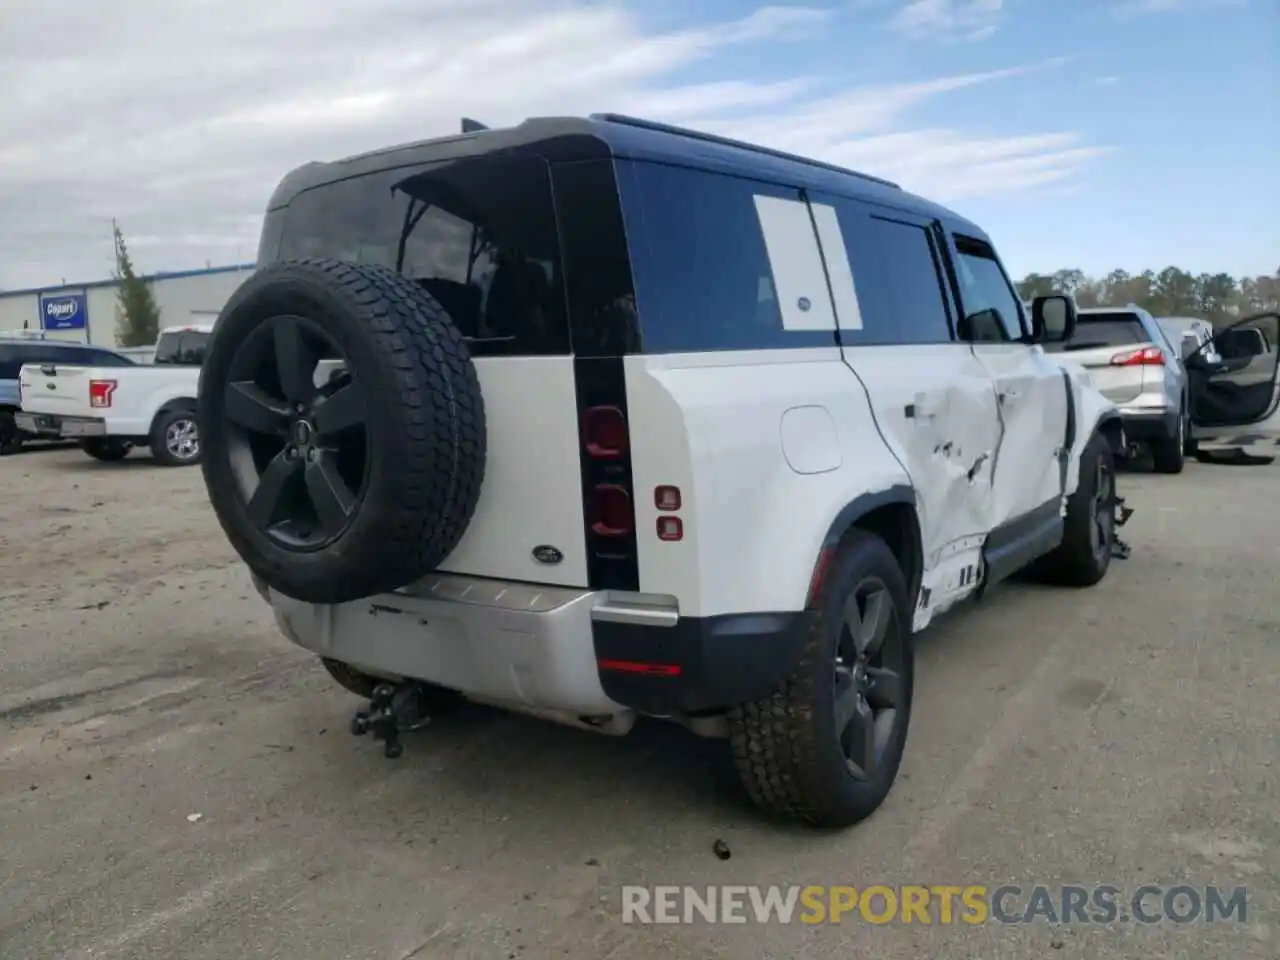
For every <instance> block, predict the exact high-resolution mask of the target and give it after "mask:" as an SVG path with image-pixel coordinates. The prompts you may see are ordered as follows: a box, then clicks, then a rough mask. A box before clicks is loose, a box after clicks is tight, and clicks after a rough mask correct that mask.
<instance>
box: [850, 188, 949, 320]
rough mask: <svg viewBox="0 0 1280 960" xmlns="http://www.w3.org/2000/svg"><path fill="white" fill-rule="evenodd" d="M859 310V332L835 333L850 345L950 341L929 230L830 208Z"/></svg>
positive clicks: (852, 210) (853, 209)
mask: <svg viewBox="0 0 1280 960" xmlns="http://www.w3.org/2000/svg"><path fill="white" fill-rule="evenodd" d="M836 211H837V216H838V218H839V221H840V230H841V233H842V234H843V235H844V238H845V246H846V248H847V249H848V251H849V260H850V267H851V268H852V270H853V279H854V282H855V284H856V286H857V290H858V294H859V304H860V306H861V308H862V323H863V328H862V329H861V330H845V329H844V328H843V327H842V328H841V331H840V339H841V342H843V343H846V344H851V345H854V346H857V345H863V346H871V345H889V344H906V343H950V342H951V327H950V325H949V323H948V310H947V300H946V295H945V294H944V292H943V290H944V287H943V281H942V273H941V271H940V270H939V260H938V255H937V252H936V250H935V247H934V243H933V238H932V236H931V235H930V232H929V230H928V229H927V228H926V227H924V226H922V225H919V224H914V223H905V222H902V221H898V220H889V219H885V218H881V217H876V216H869V215H867V214H866V213H863V212H862V211H861V209H860V208H858V207H857V206H855V205H853V204H842V205H840V206H837V208H836Z"/></svg>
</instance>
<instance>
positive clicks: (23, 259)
mask: <svg viewBox="0 0 1280 960" xmlns="http://www.w3.org/2000/svg"><path fill="white" fill-rule="evenodd" d="M1277 50H1280V2H1278V0H1072V2H1070V3H1068V2H1064V0H842V2H834V3H831V4H826V5H824V4H822V2H821V0H814V5H810V6H802V5H791V4H786V5H775V6H754V5H753V4H752V3H751V2H750V0H698V2H696V3H677V2H675V0H644V2H643V3H642V2H640V0H631V2H630V3H627V2H624V0H326V2H315V0H306V2H304V0H269V2H264V0H114V2H111V3H105V2H100V0H0V91H4V94H3V97H0V288H8V289H15V288H20V287H27V286H37V285H48V284H56V283H58V282H59V281H61V280H63V279H65V280H66V281H68V282H75V281H84V280H92V279H98V278H101V277H103V276H105V275H107V273H108V272H109V271H110V268H111V251H112V248H111V239H110V221H111V218H112V217H115V218H117V219H118V220H119V222H120V224H121V226H122V227H123V229H124V231H125V234H126V236H127V238H128V239H129V241H130V244H131V247H132V249H133V252H134V255H135V259H136V261H137V262H138V265H139V266H140V268H142V269H144V270H148V271H151V270H172V269H185V268H190V267H201V266H204V265H206V263H212V264H215V265H219V264H226V263H232V262H237V261H244V260H249V259H252V257H253V255H254V252H255V245H256V241H257V233H258V227H259V224H260V216H261V208H262V205H263V203H264V202H265V200H266V198H267V196H268V195H269V194H270V192H271V189H272V187H273V186H274V185H275V183H276V181H277V180H278V179H279V177H280V176H281V175H282V174H283V173H284V172H285V171H287V170H288V169H289V168H291V167H293V166H295V165H297V164H298V163H300V162H303V161H306V160H311V159H329V158H335V157H339V156H343V155H346V154H350V153H354V152H359V151H362V150H366V149H369V148H371V147H376V146H383V145H388V144H392V143H396V142H403V141H405V140H411V139H420V138H422V137H425V136H431V135H435V134H444V133H451V132H454V131H455V130H456V129H457V124H458V121H459V118H460V117H461V116H464V115H466V116H473V117H477V118H480V119H482V120H484V121H485V122H486V123H489V124H490V125H497V124H502V123H508V122H514V121H519V120H520V119H522V118H524V117H526V116H530V115H537V114H576V113H586V112H592V111H599V110H614V111H619V112H625V113H631V114H639V115H644V116H649V117H652V118H654V119H660V120H665V121H668V122H674V123H681V124H685V125H689V126H695V127H699V128H703V129H708V130H713V131H716V132H723V133H728V134H731V135H734V136H740V137H744V138H747V139H751V140H755V141H758V142H762V143H767V144H770V145H773V146H778V147H782V148H784V149H788V150H791V151H794V152H799V153H804V154H808V155H811V156H815V157H820V158H822V159H825V160H830V161H834V162H837V163H842V164H847V165H851V166H856V167H859V168H861V169H864V170H866V171H868V172H871V173H876V174H880V175H883V176H888V177H890V178H893V179H895V180H897V181H899V182H900V183H902V184H903V185H904V186H906V187H907V188H908V189H912V190H914V191H916V192H919V193H923V194H926V195H927V196H929V197H930V198H931V199H936V200H940V201H942V202H945V203H947V204H949V205H951V206H952V207H954V208H956V209H957V210H959V211H960V212H962V213H964V214H966V215H968V216H971V217H973V218H974V219H976V220H978V221H979V222H980V223H981V224H982V225H983V226H984V227H986V228H987V229H988V231H990V232H991V234H992V235H993V237H994V238H995V240H996V243H997V246H998V247H999V248H1000V249H1001V252H1002V254H1003V256H1004V258H1005V259H1006V261H1007V262H1008V264H1009V266H1010V268H1011V269H1012V270H1013V271H1014V272H1015V273H1017V274H1019V275H1021V274H1022V273H1025V272H1026V271H1029V270H1043V271H1048V270H1052V269H1054V268H1057V267H1062V266H1078V267H1081V268H1083V269H1085V270H1089V271H1105V270H1107V269H1110V268H1111V267H1113V266H1123V267H1126V268H1128V269H1132V270H1140V269H1143V268H1145V267H1153V268H1156V269H1158V268H1160V267H1163V266H1165V265H1167V264H1169V263H1176V264H1178V265H1180V266H1183V267H1185V268H1187V269H1192V270H1196V271H1200V270H1211V271H1217V270H1225V271H1228V272H1231V273H1236V274H1239V273H1259V272H1264V271H1265V272H1271V271H1273V270H1275V268H1276V266H1277V265H1278V264H1280V226H1278V225H1280V176H1277V174H1276V166H1275V164H1276V158H1277V157H1280V130H1278V127H1280V117H1278V116H1277V107H1276V98H1275V91H1276V90H1278V89H1280V68H1278V67H1277V59H1278V58H1280V54H1278V53H1277Z"/></svg>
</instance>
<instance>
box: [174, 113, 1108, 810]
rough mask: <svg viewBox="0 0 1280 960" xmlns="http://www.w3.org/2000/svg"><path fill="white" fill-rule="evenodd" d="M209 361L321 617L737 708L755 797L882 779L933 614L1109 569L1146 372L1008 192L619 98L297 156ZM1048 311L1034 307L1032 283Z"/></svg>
mask: <svg viewBox="0 0 1280 960" xmlns="http://www.w3.org/2000/svg"><path fill="white" fill-rule="evenodd" d="M259 264H260V266H259V269H258V271H257V272H256V274H255V275H254V276H253V277H251V278H250V279H249V280H248V281H247V282H246V283H245V284H244V285H243V286H242V287H241V288H240V289H239V291H238V292H237V293H236V294H235V295H234V296H233V297H232V298H231V300H230V302H229V303H228V304H227V306H226V308H225V309H224V310H223V312H222V314H221V315H220V317H219V320H218V323H217V326H216V328H215V331H214V334H213V337H212V339H211V341H210V343H209V346H208V353H207V357H206V360H205V363H204V366H203V370H202V374H201V384H200V393H199V411H198V418H199V430H200V435H201V438H202V441H203V444H204V460H203V464H202V469H203V472H204V479H205V482H206V484H207V487H208V492H209V496H210V499H211V500H212V503H213V507H214V509H215V510H216V512H217V515H218V518H219V520H220V521H221V523H222V526H223V528H224V529H225V531H226V535H227V537H228V538H229V539H230V541H231V543H232V544H233V545H234V546H235V548H236V550H237V551H238V552H239V554H240V556H241V557H242V558H243V559H244V561H245V563H246V564H247V565H248V566H249V567H250V569H251V570H252V573H253V578H254V581H255V583H256V585H257V587H258V589H259V591H260V592H261V593H262V595H263V596H264V597H265V598H266V599H267V601H268V602H269V603H270V604H271V606H272V608H273V609H274V611H275V615H276V618H277V621H278V623H279V626H280V629H281V630H282V631H283V632H284V634H285V635H286V636H287V637H289V638H290V639H291V640H292V641H293V642H295V643H297V644H299V645H301V646H302V647H304V648H306V649H308V650H311V651H314V652H315V653H316V654H318V655H319V656H320V657H322V658H323V659H324V662H325V664H326V665H327V667H328V668H329V670H330V672H331V673H333V675H334V676H335V677H336V678H337V679H338V680H339V682H341V683H342V684H343V685H344V686H346V687H348V688H349V689H351V690H353V691H355V692H357V693H360V694H362V695H363V696H366V697H369V698H370V699H371V701H372V702H371V705H370V708H369V709H367V710H365V711H362V712H361V713H359V714H357V715H356V718H355V720H354V721H353V728H354V729H355V731H356V732H364V731H366V730H370V729H371V730H372V731H373V732H374V733H375V735H376V736H378V738H380V739H382V740H385V741H386V750H387V753H388V755H391V756H395V755H397V754H398V753H399V752H400V750H401V747H400V743H399V740H398V738H397V731H398V730H401V729H404V728H406V727H410V726H413V725H414V724H415V723H417V722H420V721H422V720H423V719H424V718H425V719H429V718H430V716H431V715H432V714H433V713H435V712H437V711H439V710H442V709H443V708H444V707H445V706H446V705H448V704H449V703H451V702H454V701H456V700H458V699H459V698H462V697H465V698H467V699H471V700H475V701H480V702H484V703H488V704H496V705H500V706H502V707H506V708H509V709H512V710H517V711H523V712H526V713H530V714H534V715H537V716H542V717H546V718H549V719H554V720H557V721H560V722H564V723H569V724H572V725H575V726H578V727H582V728H585V729H589V730H595V731H599V732H604V733H610V734H623V733H626V732H627V731H628V730H629V729H630V728H631V726H632V724H633V723H634V722H635V719H636V717H637V715H640V714H644V715H649V716H655V717H664V718H669V719H672V720H675V721H678V722H682V723H685V724H687V725H688V726H689V727H691V728H692V729H694V730H695V731H697V732H699V733H701V734H704V735H711V736H716V735H718V736H724V737H726V738H727V739H728V740H729V743H730V744H731V748H732V751H733V755H734V758H735V760H736V762H737V766H738V768H739V770H740V771H741V775H742V779H743V781H744V783H745V785H746V789H747V790H748V791H749V793H750V794H751V796H752V797H753V798H754V799H755V800H756V801H757V802H758V803H759V804H761V805H762V806H764V807H765V808H768V809H770V810H773V811H778V812H785V813H789V814H792V815H796V816H799V817H801V818H803V819H805V820H807V821H809V822H810V823H813V824H822V825H847V824H850V823H853V822H855V821H858V820H860V819H861V818H863V817H865V816H867V815H868V814H869V813H871V812H872V811H873V810H875V809H876V807H877V806H878V805H879V804H880V803H881V801H882V800H883V799H884V797H885V795H886V794H887V793H888V791H889V789H890V786H891V785H892V783H893V781H894V778H895V775H896V772H897V769H898V765H899V762H900V760H901V758H902V754H903V748H904V745H905V743H906V739H907V727H908V721H909V717H910V713H911V696H912V681H913V657H912V635H913V632H915V631H918V630H920V629H921V628H923V627H924V626H925V625H926V624H928V623H929V621H930V620H931V619H933V617H934V616H935V615H937V614H938V613H940V612H942V611H944V610H946V609H947V608H948V607H951V606H953V605H954V604H956V603H957V602H958V601H960V600H961V599H962V598H965V597H968V596H971V595H974V594H977V593H980V592H982V591H984V590H986V589H988V588H989V587H990V586H991V585H992V584H994V583H997V582H998V581H1001V580H1004V579H1006V578H1008V577H1009V576H1011V575H1012V574H1014V573H1015V572H1018V571H1020V570H1024V569H1029V570H1031V571H1032V572H1034V574H1035V575H1037V576H1039V577H1041V578H1043V579H1046V580H1050V581H1053V582H1057V583H1062V584H1069V585H1075V586H1088V585H1091V584H1094V583H1096V582H1098V581H1099V580H1100V579H1101V578H1102V577H1103V576H1104V575H1105V574H1106V571H1107V568H1108V565H1109V563H1110V560H1111V558H1112V549H1113V544H1114V542H1115V527H1116V524H1117V520H1121V521H1122V520H1123V518H1124V513H1123V508H1122V507H1120V506H1119V501H1118V499H1117V497H1116V493H1115V475H1114V469H1113V467H1114V456H1115V451H1117V450H1121V449H1123V448H1124V442H1123V436H1122V429H1121V425H1120V420H1119V417H1118V416H1117V413H1116V410H1115V409H1114V408H1113V407H1112V406H1111V405H1110V404H1109V403H1108V402H1107V401H1106V400H1105V399H1104V398H1103V397H1102V396H1101V394H1099V393H1098V392H1097V391H1095V390H1094V389H1092V388H1091V387H1090V386H1089V381H1088V379H1087V375H1086V374H1085V373H1084V372H1083V371H1082V370H1080V369H1079V368H1078V367H1076V366H1074V365H1072V364H1069V363H1061V364H1060V363H1059V362H1056V361H1055V360H1054V359H1053V358H1052V357H1050V356H1048V355H1046V353H1045V351H1044V350H1043V349H1042V347H1041V346H1040V344H1041V343H1042V342H1045V341H1049V340H1054V339H1062V338H1065V337H1069V336H1070V333H1071V330H1072V327H1073V324H1074V307H1073V305H1072V303H1071V301H1070V300H1069V299H1067V298H1062V297H1046V298H1040V299H1039V300H1037V301H1036V302H1035V303H1034V304H1033V305H1032V307H1031V309H1030V310H1029V311H1026V312H1024V310H1023V308H1022V305H1021V303H1020V301H1019V298H1018V296H1017V294H1016V292H1015V291H1014V288H1013V286H1012V284H1011V283H1010V282H1009V279H1008V276H1007V275H1006V273H1005V271H1004V270H1003V269H1002V267H1001V264H1000V260H999V259H998V258H997V256H996V253H995V250H994V249H993V248H992V245H991V241H990V240H989V239H988V238H987V236H986V235H985V234H984V233H983V231H982V230H980V229H979V228H978V227H977V226H975V225H974V224H972V223H969V222H968V221H966V220H964V219H962V218H960V217H958V216H956V215H955V214H954V213H952V212H950V211H949V210H946V209H944V208H942V207H939V206H936V205H934V204H932V203H929V202H927V201H925V200H922V199H920V198H919V197H915V196H912V195H911V194H909V193H906V192H904V191H903V190H901V189H900V188H899V187H898V186H896V185H895V184H892V183H888V182H885V181H882V180H878V179H875V178H873V177H868V176H863V175H860V174H857V173H853V172H850V171H847V170H843V169H840V168H836V167H832V166H829V165H826V164H822V163H816V162H813V161H809V160H805V159H802V158H799V157H794V156H789V155H786V154H782V153H780V152H777V151H773V150H767V149H763V148H759V147H754V146H750V145H747V144H742V143H737V142H733V141H728V140H725V139H721V138H717V137H712V136H707V135H703V134H700V133H695V132H691V131H687V130H680V129H676V128H672V127H666V126H663V125H660V124H655V123H649V122H646V121H641V120H635V119H631V118H628V117H622V116H616V115H598V116H593V117H591V118H589V119H537V120H529V121H527V122H524V123H522V124H520V125H519V126H516V127H514V128H511V129H504V130H481V131H476V132H472V133H469V134H464V135H462V136H457V137H449V138H444V139H438V140H431V141H427V142H423V143H415V144H411V145H408V146H402V147H397V148H394V149H389V150H383V151H379V152H376V153H370V154H365V155H362V156H357V157H352V158H350V159H347V160H342V161H339V162H334V163H313V164H309V165H306V166H303V167H301V168H299V169H297V170H295V171H294V172H292V173H290V174H289V175H288V176H287V177H286V178H285V179H284V181H283V182H282V183H281V184H280V186H279V187H278V188H277V190H276V192H275V194H274V196H273V197H272V198H271V202H270V208H269V212H268V213H267V216H266V221H265V225H264V229H263V236H262V240H261V249H260V251H259ZM1028 314H1029V315H1028Z"/></svg>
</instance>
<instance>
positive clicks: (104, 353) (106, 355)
mask: <svg viewBox="0 0 1280 960" xmlns="http://www.w3.org/2000/svg"><path fill="white" fill-rule="evenodd" d="M85 353H87V354H88V358H87V359H86V360H85V361H84V363H85V364H86V365H88V366H92V367H132V366H135V364H134V362H133V361H132V360H130V359H129V358H128V357H126V356H123V355H122V354H119V353H112V352H111V351H110V350H86V351H85Z"/></svg>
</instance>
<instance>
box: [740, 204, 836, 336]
mask: <svg viewBox="0 0 1280 960" xmlns="http://www.w3.org/2000/svg"><path fill="white" fill-rule="evenodd" d="M755 203H756V216H757V217H758V218H759V220H760V230H761V232H762V233H763V234H764V245H765V250H766V251H767V252H768V255H769V269H770V270H771V271H772V273H773V288H774V294H775V296H777V298H778V309H779V311H780V312H781V314H782V326H783V329H785V330H835V328H836V318H835V314H834V313H833V312H832V309H831V296H830V294H829V293H828V291H827V277H826V273H825V272H824V271H823V269H822V257H821V255H820V254H819V252H818V241H817V238H816V237H815V236H814V233H813V222H812V221H811V220H810V219H809V208H808V206H807V205H806V204H804V203H802V202H801V201H799V200H783V199H781V198H779V197H764V196H756V197H755Z"/></svg>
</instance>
